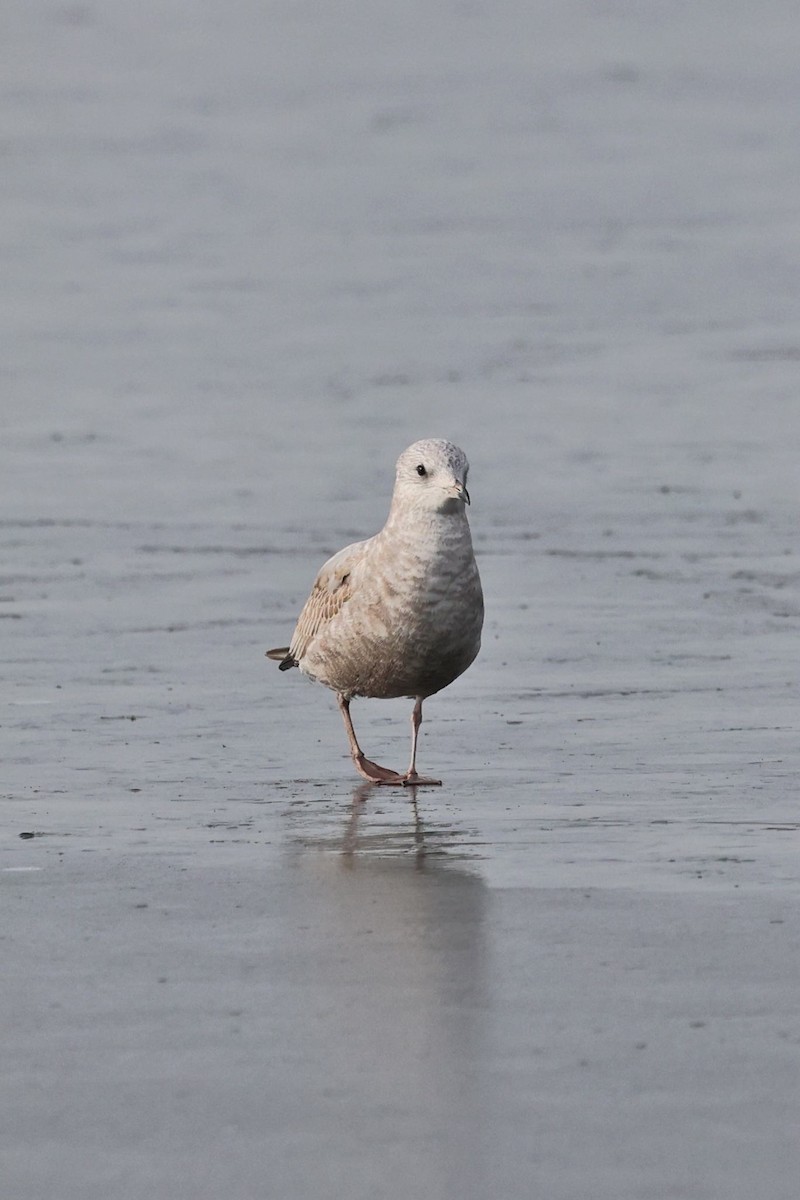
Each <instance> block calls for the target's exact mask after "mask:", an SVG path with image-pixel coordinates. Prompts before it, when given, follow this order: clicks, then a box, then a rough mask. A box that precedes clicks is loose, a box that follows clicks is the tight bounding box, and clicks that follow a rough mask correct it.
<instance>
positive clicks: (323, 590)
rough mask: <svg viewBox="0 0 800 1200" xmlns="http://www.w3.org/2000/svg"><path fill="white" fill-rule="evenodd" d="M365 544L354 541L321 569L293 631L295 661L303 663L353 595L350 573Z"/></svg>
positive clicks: (356, 563)
mask: <svg viewBox="0 0 800 1200" xmlns="http://www.w3.org/2000/svg"><path fill="white" fill-rule="evenodd" d="M369 540H370V541H371V540H372V539H369ZM366 545H367V542H353V544H352V545H351V546H345V548H344V550H340V551H339V552H338V553H337V554H334V555H333V557H332V558H329V559H328V561H327V562H326V563H325V564H324V566H323V567H322V568H321V569H320V572H319V574H318V575H317V578H316V579H315V580H314V586H313V587H312V589H311V595H310V596H309V597H308V599H307V600H306V602H305V605H304V606H303V611H302V612H301V613H300V616H299V617H298V618H297V625H296V627H295V631H294V633H293V634H292V644H291V646H290V647H289V653H290V655H291V657H292V658H293V659H294V660H295V661H296V662H298V663H299V662H300V660H301V659H302V657H303V655H304V654H305V652H306V650H307V649H308V647H309V645H310V644H311V642H312V641H313V639H314V638H315V637H316V636H317V634H318V633H319V631H320V630H321V629H324V628H325V626H326V625H327V624H328V622H329V621H331V620H333V618H334V617H335V616H336V615H337V613H339V612H341V609H342V606H343V605H344V604H346V603H347V601H348V600H349V599H350V597H351V596H352V594H353V585H352V582H351V578H350V576H351V573H352V571H353V568H354V567H356V566H357V565H358V563H360V562H361V560H362V558H363V557H364V548H365V547H366Z"/></svg>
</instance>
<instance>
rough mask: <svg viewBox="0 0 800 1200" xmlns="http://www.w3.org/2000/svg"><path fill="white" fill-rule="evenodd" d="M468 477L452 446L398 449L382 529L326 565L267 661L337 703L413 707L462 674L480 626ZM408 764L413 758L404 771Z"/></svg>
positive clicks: (436, 442) (437, 443)
mask: <svg viewBox="0 0 800 1200" xmlns="http://www.w3.org/2000/svg"><path fill="white" fill-rule="evenodd" d="M420 467H423V468H424V475H421V474H420V472H419V468H420ZM468 470H469V465H468V463H467V460H466V457H465V455H464V453H463V451H461V450H459V448H458V447H457V446H454V445H453V444H452V443H450V442H446V441H442V440H440V439H426V440H424V441H421V442H415V443H414V445H413V446H410V447H409V448H408V449H407V450H405V451H404V452H403V454H401V455H400V458H399V459H398V461H397V474H396V480H395V488H394V493H393V496H392V504H391V508H390V511H389V516H388V519H387V521H386V524H385V526H384V528H383V529H382V530H381V531H380V533H377V534H375V536H374V537H371V538H368V539H367V540H366V541H363V542H354V543H353V544H352V545H351V546H346V547H345V548H344V549H343V550H340V551H339V552H338V553H337V554H334V555H333V557H332V558H330V559H329V560H328V561H327V562H326V563H325V564H324V566H323V567H322V569H321V570H320V572H319V574H318V575H317V578H316V580H315V581H314V585H313V587H312V589H311V594H310V596H309V598H308V600H307V601H306V604H305V605H304V607H303V610H302V612H301V613H300V617H299V618H298V621H297V625H296V627H295V631H294V634H293V635H292V640H291V644H290V646H289V648H288V650H282V651H268V653H269V654H270V656H271V657H273V658H281V657H284V656H285V657H284V661H283V662H282V666H283V667H284V668H286V667H287V666H294V665H297V666H299V667H300V670H301V671H302V672H304V673H305V674H306V675H309V676H310V677H311V678H312V679H316V680H318V681H319V682H321V683H324V684H326V685H327V686H328V687H329V688H332V689H333V690H334V691H335V692H336V693H337V694H338V695H339V697H340V704H341V702H342V700H344V702H345V703H347V702H349V700H350V698H351V697H353V696H369V697H379V698H389V697H393V696H408V697H412V698H415V699H417V700H418V702H420V703H421V700H422V699H424V698H425V697H427V696H431V695H433V693H434V692H438V691H440V690H441V689H442V688H444V687H447V685H448V684H449V683H452V682H453V680H454V679H456V678H457V677H458V676H459V675H460V674H461V673H462V672H463V671H465V670H466V669H467V667H468V666H469V665H470V663H471V662H472V661H473V659H474V658H475V656H476V654H477V653H478V650H479V648H480V635H481V627H482V624H483V595H482V592H481V584H480V577H479V575H478V568H477V565H476V563H475V557H474V554H473V550H472V538H471V536H470V530H469V524H468V522H467V518H466V512H465V501H467V502H468V500H469V494H468V493H467V490H466V478H467V472H468ZM416 712H417V710H415V713H416ZM347 720H348V718H347V717H345V721H346V723H347ZM417 725H418V721H417ZM353 740H354V739H353ZM352 745H353V742H352V741H351V748H352ZM414 745H416V732H415V739H414ZM354 757H355V755H354ZM413 762H414V757H413V754H412V770H413ZM370 765H374V764H370ZM359 769H361V768H359ZM380 770H384V769H383V768H380ZM362 773H363V771H362ZM391 774H393V775H394V774H395V773H391ZM397 778H398V779H399V778H400V777H397ZM387 781H388V780H381V782H387ZM396 781H397V780H395V779H392V780H391V782H396ZM403 781H407V780H406V777H403Z"/></svg>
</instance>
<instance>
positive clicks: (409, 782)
mask: <svg viewBox="0 0 800 1200" xmlns="http://www.w3.org/2000/svg"><path fill="white" fill-rule="evenodd" d="M421 724H422V697H421V696H418V697H417V702H416V704H415V705H414V711H413V712H412V714H411V765H410V766H409V768H408V770H407V771H406V773H405V775H404V776H403V777H402V781H403V783H404V784H405V785H406V786H407V787H418V786H420V785H424V786H427V787H441V785H442V781H441V779H425V778H423V777H422V776H421V775H418V774H417V738H418V737H419V727H420V725H421Z"/></svg>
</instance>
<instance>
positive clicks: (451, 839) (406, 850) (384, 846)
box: [287, 783, 478, 871]
mask: <svg viewBox="0 0 800 1200" xmlns="http://www.w3.org/2000/svg"><path fill="white" fill-rule="evenodd" d="M425 796H426V790H425V789H423V788H416V787H407V788H404V789H402V791H401V790H400V789H397V788H393V789H391V791H390V790H389V789H384V788H377V787H375V786H373V785H372V784H369V783H364V784H359V785H358V786H357V787H355V788H354V789H353V792H352V794H351V798H350V804H349V806H348V808H347V809H346V810H345V815H344V819H343V818H342V809H341V808H339V807H338V805H336V804H335V803H331V802H330V801H323V802H322V803H321V804H320V803H314V804H308V805H306V804H296V805H294V806H293V807H292V809H291V810H290V811H289V812H288V813H287V816H289V818H290V823H291V826H290V831H289V842H288V847H287V848H288V849H289V853H290V856H291V857H293V858H294V857H295V856H297V855H298V854H300V855H302V854H306V853H309V852H312V851H317V852H323V853H325V854H328V855H338V859H339V863H340V865H341V866H342V867H345V868H346V869H349V870H354V869H355V868H356V867H359V866H366V864H367V862H375V861H376V860H381V859H382V860H388V859H392V860H397V859H400V858H402V859H403V860H405V861H406V862H407V863H410V864H413V867H414V869H415V870H417V871H424V870H426V869H429V868H431V867H432V866H433V865H451V866H452V865H454V864H455V863H456V862H459V863H465V862H469V861H476V860H477V858H478V854H477V851H476V850H475V848H474V840H475V833H474V831H470V830H468V829H466V828H464V827H463V826H461V825H459V824H457V823H451V822H448V821H442V820H439V819H436V818H435V817H431V815H430V811H429V810H426V808H425Z"/></svg>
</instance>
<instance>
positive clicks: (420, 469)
mask: <svg viewBox="0 0 800 1200" xmlns="http://www.w3.org/2000/svg"><path fill="white" fill-rule="evenodd" d="M417 474H418V475H419V477H420V479H424V478H425V476H426V475H427V474H428V472H427V471H426V470H425V468H424V467H423V465H422V463H420V464H419V466H418V467H417Z"/></svg>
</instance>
